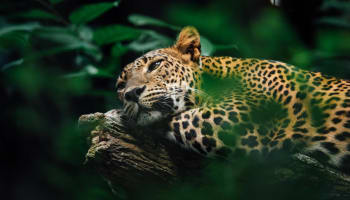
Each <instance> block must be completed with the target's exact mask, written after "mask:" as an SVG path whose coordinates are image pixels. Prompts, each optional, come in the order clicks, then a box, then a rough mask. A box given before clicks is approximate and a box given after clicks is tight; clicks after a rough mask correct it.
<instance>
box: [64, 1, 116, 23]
mask: <svg viewBox="0 0 350 200" xmlns="http://www.w3.org/2000/svg"><path fill="white" fill-rule="evenodd" d="M118 5H119V1H115V2H102V3H96V4H88V5H85V6H82V7H80V8H78V9H77V10H75V11H73V13H71V15H70V16H69V19H70V21H71V22H72V23H73V24H85V23H87V22H89V21H91V20H94V19H96V18H97V17H99V16H100V15H102V14H103V13H105V12H107V11H108V10H110V9H111V8H113V7H116V6H118Z"/></svg>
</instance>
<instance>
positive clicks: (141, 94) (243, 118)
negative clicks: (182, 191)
mask: <svg viewBox="0 0 350 200" xmlns="http://www.w3.org/2000/svg"><path fill="white" fill-rule="evenodd" d="M205 74H207V75H211V76H215V77H218V78H220V79H229V80H235V82H234V84H232V85H230V89H231V91H230V92H229V93H227V92H225V94H224V95H221V96H220V95H219V96H220V97H218V98H219V100H216V101H211V102H210V101H209V102H207V101H205V100H203V98H202V96H203V95H202V92H201V90H200V88H201V84H203V83H202V77H203V75H205ZM117 87H118V93H119V97H120V98H121V99H122V101H123V102H124V105H125V106H124V110H125V113H126V115H128V116H129V117H130V118H134V119H136V121H137V123H138V124H139V125H142V126H147V125H148V124H150V123H153V122H155V121H159V120H163V119H167V120H166V122H167V123H169V131H168V132H167V133H164V135H166V137H168V138H170V139H172V140H173V141H175V142H176V143H179V144H180V145H181V146H183V147H185V148H188V149H192V150H194V151H196V152H198V153H200V154H203V155H207V156H215V155H220V156H227V155H236V156H241V155H244V154H246V155H251V154H269V153H271V152H275V151H280V150H285V151H302V152H305V153H308V154H311V155H315V156H316V158H317V159H321V160H322V161H324V162H326V163H328V164H330V165H332V166H335V167H337V168H339V169H342V170H343V171H345V172H347V173H350V81H347V80H341V79H336V78H333V77H328V76H324V75H322V74H321V73H314V72H309V71H305V70H301V69H298V68H296V67H294V66H292V65H288V64H285V63H282V62H277V61H271V60H258V59H240V58H232V57H207V56H201V55H200V42H199V35H198V32H197V31H196V30H195V29H194V28H191V27H187V28H184V29H183V30H182V31H181V33H180V35H179V38H178V41H177V43H176V44H175V45H174V46H173V47H170V48H164V49H158V50H155V51H151V52H149V53H147V54H145V55H144V56H142V57H140V58H139V59H137V60H136V61H134V62H133V63H131V64H129V65H128V66H126V67H125V69H124V70H123V72H122V73H121V75H120V76H119V78H118V82H117ZM226 88H227V86H226ZM222 92H224V91H222ZM214 99H215V98H214Z"/></svg>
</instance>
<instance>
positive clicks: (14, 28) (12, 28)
mask: <svg viewBox="0 0 350 200" xmlns="http://www.w3.org/2000/svg"><path fill="white" fill-rule="evenodd" d="M39 27H41V26H40V25H39V23H28V24H21V25H9V26H6V27H2V28H1V29H0V36H2V35H4V34H7V33H10V32H12V31H24V32H31V31H33V30H35V29H37V28H39Z"/></svg>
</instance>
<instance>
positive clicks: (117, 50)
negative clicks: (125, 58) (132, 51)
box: [111, 43, 129, 58]
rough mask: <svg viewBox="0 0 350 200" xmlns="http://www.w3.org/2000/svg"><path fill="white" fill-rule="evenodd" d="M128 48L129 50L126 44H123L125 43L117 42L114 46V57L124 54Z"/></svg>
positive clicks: (112, 53)
mask: <svg viewBox="0 0 350 200" xmlns="http://www.w3.org/2000/svg"><path fill="white" fill-rule="evenodd" d="M128 50H129V48H128V47H125V46H123V45H122V44H120V43H116V44H115V45H114V46H113V47H112V50H111V56H112V57H113V58H116V57H120V56H122V55H124V54H125V53H126V52H128Z"/></svg>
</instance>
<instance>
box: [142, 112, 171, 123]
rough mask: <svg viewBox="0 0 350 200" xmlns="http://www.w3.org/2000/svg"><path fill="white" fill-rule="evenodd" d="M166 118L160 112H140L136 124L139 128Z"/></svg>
mask: <svg viewBox="0 0 350 200" xmlns="http://www.w3.org/2000/svg"><path fill="white" fill-rule="evenodd" d="M165 117H166V116H165V115H164V113H162V112H160V111H142V112H140V113H139V114H138V116H137V120H136V123H137V125H139V126H147V125H150V124H153V123H155V122H159V121H161V120H162V119H164V118H165Z"/></svg>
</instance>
